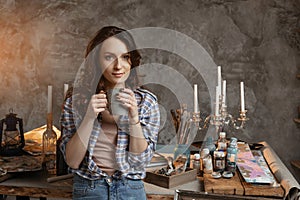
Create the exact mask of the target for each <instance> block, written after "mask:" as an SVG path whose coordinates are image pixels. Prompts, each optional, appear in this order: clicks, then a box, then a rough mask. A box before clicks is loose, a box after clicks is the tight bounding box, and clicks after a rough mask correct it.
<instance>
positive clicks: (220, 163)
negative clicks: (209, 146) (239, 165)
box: [214, 151, 226, 172]
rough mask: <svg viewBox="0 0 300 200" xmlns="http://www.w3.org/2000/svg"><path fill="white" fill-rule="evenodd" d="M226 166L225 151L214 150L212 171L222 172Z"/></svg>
mask: <svg viewBox="0 0 300 200" xmlns="http://www.w3.org/2000/svg"><path fill="white" fill-rule="evenodd" d="M225 166H226V158H225V152H223V151H215V152H214V171H216V172H223V171H224V170H225Z"/></svg>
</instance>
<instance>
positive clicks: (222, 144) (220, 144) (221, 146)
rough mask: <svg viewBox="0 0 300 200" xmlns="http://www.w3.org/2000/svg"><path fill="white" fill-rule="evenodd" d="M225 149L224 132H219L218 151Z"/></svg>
mask: <svg viewBox="0 0 300 200" xmlns="http://www.w3.org/2000/svg"><path fill="white" fill-rule="evenodd" d="M226 149H227V140H226V133H225V132H220V135H219V139H218V147H217V150H218V151H226Z"/></svg>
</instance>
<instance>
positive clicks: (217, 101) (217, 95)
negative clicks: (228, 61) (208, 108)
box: [215, 86, 220, 116]
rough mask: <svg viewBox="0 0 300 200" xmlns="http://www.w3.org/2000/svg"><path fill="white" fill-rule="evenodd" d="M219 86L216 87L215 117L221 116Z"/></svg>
mask: <svg viewBox="0 0 300 200" xmlns="http://www.w3.org/2000/svg"><path fill="white" fill-rule="evenodd" d="M219 96H220V95H219V86H216V110H215V115H216V116H219Z"/></svg>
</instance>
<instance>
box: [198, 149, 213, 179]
mask: <svg viewBox="0 0 300 200" xmlns="http://www.w3.org/2000/svg"><path fill="white" fill-rule="evenodd" d="M200 157H201V162H202V166H203V172H204V173H205V174H211V173H212V172H213V164H212V157H211V155H210V153H209V149H208V148H204V149H202V151H201V156H200Z"/></svg>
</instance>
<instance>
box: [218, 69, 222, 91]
mask: <svg viewBox="0 0 300 200" xmlns="http://www.w3.org/2000/svg"><path fill="white" fill-rule="evenodd" d="M221 73H222V72H221V66H218V86H220V87H222V86H221V81H222V75H221ZM220 89H221V88H220Z"/></svg>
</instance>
